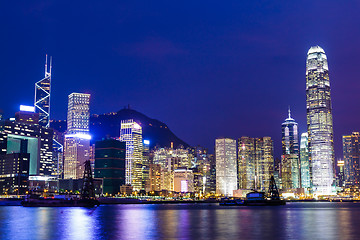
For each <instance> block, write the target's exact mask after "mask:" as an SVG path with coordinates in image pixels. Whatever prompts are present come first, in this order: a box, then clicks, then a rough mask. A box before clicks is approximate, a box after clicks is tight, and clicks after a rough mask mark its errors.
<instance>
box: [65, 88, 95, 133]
mask: <svg viewBox="0 0 360 240" xmlns="http://www.w3.org/2000/svg"><path fill="white" fill-rule="evenodd" d="M89 104H90V94H86V93H71V94H70V95H69V101H68V112H67V133H68V134H79V133H80V134H81V133H84V134H88V133H89V118H90V112H89Z"/></svg>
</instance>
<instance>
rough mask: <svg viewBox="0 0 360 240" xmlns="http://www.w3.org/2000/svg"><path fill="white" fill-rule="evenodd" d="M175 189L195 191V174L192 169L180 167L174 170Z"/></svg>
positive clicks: (177, 190)
mask: <svg viewBox="0 0 360 240" xmlns="http://www.w3.org/2000/svg"><path fill="white" fill-rule="evenodd" d="M174 191H175V192H182V193H188V192H194V174H193V171H192V170H189V169H186V168H180V169H175V170H174Z"/></svg>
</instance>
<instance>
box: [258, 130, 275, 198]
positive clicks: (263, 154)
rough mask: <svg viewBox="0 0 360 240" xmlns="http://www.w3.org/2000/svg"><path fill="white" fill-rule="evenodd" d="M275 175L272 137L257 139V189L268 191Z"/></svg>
mask: <svg viewBox="0 0 360 240" xmlns="http://www.w3.org/2000/svg"><path fill="white" fill-rule="evenodd" d="M273 174H274V147H273V141H272V139H271V137H263V138H256V139H255V175H256V176H255V187H256V189H259V190H261V191H266V190H268V188H269V185H270V178H271V176H272V175H273Z"/></svg>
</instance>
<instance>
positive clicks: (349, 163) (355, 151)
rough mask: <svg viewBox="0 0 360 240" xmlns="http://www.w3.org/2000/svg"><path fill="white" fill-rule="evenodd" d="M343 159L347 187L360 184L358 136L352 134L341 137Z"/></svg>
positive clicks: (357, 134) (359, 138)
mask: <svg viewBox="0 0 360 240" xmlns="http://www.w3.org/2000/svg"><path fill="white" fill-rule="evenodd" d="M342 139H343V157H344V164H345V166H344V170H345V171H344V172H345V182H346V184H347V185H357V186H359V184H360V143H359V140H360V134H359V133H358V132H353V133H352V134H351V135H347V136H343V137H342Z"/></svg>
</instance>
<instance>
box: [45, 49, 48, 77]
mask: <svg viewBox="0 0 360 240" xmlns="http://www.w3.org/2000/svg"><path fill="white" fill-rule="evenodd" d="M47 59H48V56H47V54H46V55H45V77H46V73H47Z"/></svg>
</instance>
